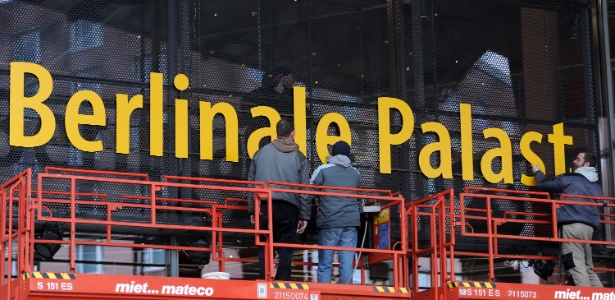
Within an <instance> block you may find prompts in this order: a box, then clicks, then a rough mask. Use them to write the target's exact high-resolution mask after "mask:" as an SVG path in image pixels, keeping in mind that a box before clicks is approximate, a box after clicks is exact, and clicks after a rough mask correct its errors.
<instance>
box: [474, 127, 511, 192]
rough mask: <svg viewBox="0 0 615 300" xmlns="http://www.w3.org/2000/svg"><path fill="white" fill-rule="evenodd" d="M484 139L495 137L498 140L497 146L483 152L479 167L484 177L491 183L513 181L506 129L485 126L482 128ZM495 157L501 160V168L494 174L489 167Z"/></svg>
mask: <svg viewBox="0 0 615 300" xmlns="http://www.w3.org/2000/svg"><path fill="white" fill-rule="evenodd" d="M483 135H484V136H485V139H488V138H496V139H498V141H499V142H500V146H501V147H498V148H493V149H490V150H488V151H487V152H485V154H484V155H483V157H482V159H481V161H480V168H481V171H482V172H483V176H484V177H485V179H486V180H487V181H489V182H491V183H497V182H500V181H502V180H504V182H505V183H513V171H512V145H511V142H510V137H508V134H507V133H506V131H504V130H502V129H500V128H487V129H485V130H483ZM496 157H500V158H501V160H502V170H501V171H500V173H498V174H496V173H494V172H493V169H492V168H491V165H492V162H493V160H494V159H495V158H496Z"/></svg>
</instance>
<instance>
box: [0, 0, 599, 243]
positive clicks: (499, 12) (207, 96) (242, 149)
mask: <svg viewBox="0 0 615 300" xmlns="http://www.w3.org/2000/svg"><path fill="white" fill-rule="evenodd" d="M590 13H591V7H590V4H589V3H588V2H587V1H569V0H561V1H557V0H552V1H530V0H525V1H503V0H502V1H499V0H470V1H463V2H461V1H453V2H451V1H444V0H424V1H384V0H370V1H346V0H335V1H324V0H309V1H282V0H254V1H245V0H211V1H191V0H183V1H160V0H157V1H111V0H109V1H52V0H49V1H45V0H43V1H17V0H14V1H3V3H2V4H0V16H2V19H3V20H4V22H3V25H4V26H3V30H2V33H0V37H1V40H2V43H0V141H1V142H0V177H1V178H0V179H3V180H5V179H8V178H10V177H11V176H13V175H14V174H17V173H18V172H19V171H21V170H23V169H24V168H26V167H33V168H34V171H35V172H39V171H40V170H42V169H43V168H44V166H47V165H53V166H61V167H76V168H85V169H99V170H117V171H131V172H143V173H147V174H149V175H150V178H152V179H153V180H160V179H161V178H162V176H163V175H165V174H169V175H184V176H199V177H218V178H234V179H245V178H246V174H247V171H248V170H247V168H248V166H249V158H248V154H247V150H246V142H247V138H248V137H249V135H250V133H251V132H252V131H253V130H254V129H255V128H258V127H260V126H266V125H267V124H266V123H263V122H262V120H257V119H255V120H252V118H251V116H250V115H249V109H250V108H251V107H253V106H254V104H266V105H269V106H272V107H274V108H276V109H277V110H278V111H279V112H280V113H281V114H282V115H292V114H293V107H292V106H293V102H292V93H289V89H288V87H285V91H284V92H283V93H282V94H279V93H276V92H277V91H275V88H273V87H272V86H269V85H270V84H272V80H273V79H274V77H275V75H278V74H274V72H276V70H278V71H279V70H280V68H279V67H281V66H282V67H284V69H285V70H290V71H291V72H292V74H293V76H294V79H295V80H296V84H298V85H301V86H304V87H305V88H306V97H307V100H306V101H307V116H306V119H307V126H306V128H307V144H308V147H307V148H308V153H307V156H308V158H309V159H310V162H311V164H312V169H314V168H315V167H316V166H318V165H319V164H320V163H321V162H320V159H319V158H318V156H317V154H316V146H315V139H314V136H315V131H316V128H317V125H318V121H319V120H320V118H321V117H322V116H324V115H325V114H326V113H330V112H337V113H340V114H341V115H343V116H344V117H345V118H346V119H347V120H348V122H349V124H350V127H351V135H352V145H353V151H354V153H355V156H356V165H357V168H358V169H359V170H360V171H361V176H362V177H361V179H362V181H361V186H362V187H374V188H381V189H391V190H394V191H401V193H402V194H403V195H404V196H405V197H406V199H407V200H409V201H410V200H414V199H418V198H421V197H424V196H426V195H429V194H433V193H435V192H438V191H441V190H444V189H447V188H454V189H455V190H457V191H460V190H461V189H462V188H463V186H465V185H473V186H493V187H503V188H515V189H527V187H526V186H524V185H523V184H521V183H520V182H519V180H520V178H521V175H522V174H526V173H527V172H528V170H527V164H526V162H525V160H524V158H523V156H522V155H521V153H520V150H519V142H520V139H521V136H522V135H523V134H524V133H525V132H528V131H538V132H540V133H542V134H543V135H544V138H543V141H546V134H548V133H550V132H551V130H552V125H553V124H556V123H560V122H563V123H565V126H566V134H568V135H571V136H573V139H574V149H571V148H567V150H566V154H567V155H569V156H572V155H574V154H575V153H573V152H574V150H575V149H576V148H589V149H590V150H593V151H595V152H597V150H598V138H597V136H598V127H597V124H596V110H597V107H596V101H595V100H596V99H595V98H596V96H595V91H594V88H595V87H594V72H595V71H594V70H593V69H592V63H591V62H592V51H591V50H592V47H593V45H592V43H591V34H592V32H591V27H590ZM15 61H27V62H34V63H37V64H40V65H42V66H43V67H44V68H46V69H47V70H48V71H49V72H50V74H51V75H52V76H53V92H52V95H51V96H50V97H49V99H48V100H47V101H46V102H45V104H46V105H47V106H48V107H49V108H50V109H51V110H52V111H53V113H54V115H55V117H56V124H57V126H56V129H55V133H54V135H53V137H52V138H51V139H50V140H49V141H47V142H46V143H44V144H43V145H42V146H39V147H35V148H23V147H11V146H9V145H8V141H9V72H10V68H9V63H10V62H15ZM276 67H278V68H276ZM150 72H160V73H162V74H163V76H164V78H163V83H162V85H163V87H158V86H155V85H154V84H152V82H151V75H150ZM178 73H182V74H185V75H186V76H187V77H188V78H189V80H190V87H189V88H188V89H187V90H184V91H178V90H177V89H176V88H175V86H174V78H175V75H176V74H178ZM273 83H275V82H273ZM23 85H24V90H25V94H26V95H28V96H32V95H35V94H36V93H37V92H38V88H39V83H38V82H37V80H36V79H35V78H33V76H31V75H28V76H26V80H25V81H24V83H23ZM276 87H277V85H276ZM84 89H87V90H92V91H94V92H96V93H97V94H98V95H99V96H100V97H101V99H102V101H103V103H104V106H105V112H106V120H107V123H106V126H104V127H101V126H89V125H80V132H81V134H82V136H83V137H84V138H85V139H87V140H100V141H102V144H103V150H102V151H98V152H96V153H88V152H82V151H80V150H78V149H76V148H75V147H74V145H72V144H71V141H70V140H69V138H68V137H67V135H66V133H65V128H64V122H65V110H66V106H67V103H68V102H69V99H70V97H71V96H72V95H73V94H75V93H76V92H77V91H79V90H84ZM156 89H161V90H162V93H163V96H164V104H163V108H164V114H163V116H162V120H159V119H156V118H154V117H152V116H151V114H150V109H151V108H152V102H151V98H152V97H151V95H152V93H153V92H154V91H155V90H156ZM117 94H125V95H128V97H133V96H135V95H143V107H142V108H141V109H135V110H134V112H133V113H132V114H131V117H130V129H129V133H130V138H129V139H130V146H129V153H128V154H118V153H117V146H116V143H117V140H116V139H117V136H116V132H117V130H118V120H117V117H118V112H117V111H116V103H117V99H118V96H117ZM381 96H387V97H396V98H399V99H402V100H403V101H405V102H406V103H408V104H409V105H410V107H411V108H412V110H413V112H414V118H415V126H414V131H413V135H412V137H411V138H410V139H409V140H408V141H407V142H405V143H403V144H402V145H398V146H392V151H391V153H392V162H391V165H392V166H393V167H392V174H381V173H380V170H379V160H380V155H379V153H378V147H379V140H378V107H377V99H378V97H381ZM175 99H186V100H188V107H189V108H188V115H187V116H181V115H180V116H179V117H176V115H175V110H176V109H177V105H176V104H177V102H176V100H175ZM201 102H210V103H212V105H213V104H216V103H221V102H225V103H229V104H231V105H232V107H233V108H234V109H235V110H236V111H237V113H238V117H239V125H240V129H239V143H240V145H239V153H240V157H239V162H237V163H234V162H228V161H226V160H225V157H226V150H227V149H226V145H225V141H226V139H227V138H228V137H227V136H226V132H225V131H224V128H225V126H226V123H227V122H228V120H226V121H225V120H224V119H223V118H222V117H221V116H220V115H218V116H216V117H215V119H214V122H213V124H212V125H211V127H213V129H212V130H213V135H214V138H213V141H212V143H211V145H206V146H211V147H213V159H212V160H201V159H200V153H202V152H203V149H201V144H200V137H199V134H200V132H201V131H202V130H204V128H202V125H201V123H200V122H201V121H202V120H200V111H199V105H200V103H201ZM460 103H467V104H471V105H472V115H473V123H472V136H473V146H472V148H473V151H474V155H473V159H474V160H475V162H474V170H473V174H474V180H472V181H464V180H462V177H461V176H462V169H461V163H460V159H461V145H460V139H461V137H460V136H461V133H460V117H459V111H460V109H459V107H460ZM92 109H93V108H92V107H91V105H90V104H89V103H88V102H87V101H85V102H84V105H83V106H82V107H81V109H80V112H81V113H83V114H86V113H91V112H92ZM391 120H392V123H391V124H390V127H391V132H397V131H399V129H400V128H401V126H403V125H402V122H401V118H400V117H399V116H396V115H395V114H393V117H392V119H391ZM184 121H185V122H187V124H188V146H187V147H188V158H177V157H176V156H175V153H176V132H175V127H174V124H176V123H177V122H184ZM23 122H24V128H25V129H24V130H25V134H26V135H32V134H35V133H36V132H38V130H39V129H40V126H41V124H40V120H39V116H38V114H37V113H36V112H35V111H33V110H26V111H25V120H24V121H23ZM156 122H160V123H162V128H163V131H162V132H151V131H150V124H151V123H156ZM425 122H439V123H441V124H443V125H444V126H445V127H446V128H447V130H448V131H449V133H450V136H451V144H452V152H453V157H452V160H453V162H452V166H453V178H442V177H439V178H435V179H434V178H427V177H426V176H425V175H423V173H422V170H421V169H420V167H419V164H418V159H419V154H420V152H421V150H422V149H423V147H424V146H425V145H428V144H429V143H432V142H434V141H436V140H437V138H438V137H437V136H436V135H434V134H433V133H425V134H424V133H422V130H421V124H424V123H425ZM263 124H264V125H263ZM204 126H205V127H207V129H208V128H209V126H210V124H204ZM487 128H500V129H502V130H503V131H504V132H506V133H507V134H508V135H509V137H510V139H511V143H512V145H513V166H514V167H513V172H514V174H513V177H514V182H513V183H512V184H507V183H497V184H492V183H489V182H488V181H487V180H485V178H484V177H483V175H482V174H481V172H480V159H481V157H482V154H484V153H485V151H488V150H489V149H492V148H494V147H498V146H499V143H498V142H497V141H496V140H494V139H485V138H484V134H483V130H484V129H487ZM335 133H336V131H335V129H331V134H335ZM153 134H156V135H161V136H163V153H162V156H160V157H158V156H152V155H151V153H150V152H151V151H152V146H153V145H152V144H151V137H152V136H151V135H153ZM532 147H533V149H534V150H535V152H536V153H537V154H538V155H539V156H541V158H543V160H544V161H545V164H546V165H547V169H548V170H553V167H554V161H553V155H552V153H553V150H552V146H551V145H550V144H549V143H546V142H543V143H542V144H536V143H534V145H533V146H532ZM567 161H571V159H570V158H568V159H567ZM431 162H432V165H434V166H436V165H437V164H438V163H440V162H441V161H440V158H439V157H437V156H433V157H432V158H431ZM492 168H493V170H494V172H496V173H497V172H499V170H500V169H501V168H502V162H501V161H500V160H498V159H496V160H494V162H493V164H492ZM93 188H94V187H86V186H84V187H83V189H84V191H86V190H89V189H93ZM170 196H173V197H188V198H194V197H210V196H207V195H195V194H194V193H193V192H191V191H170ZM211 197H213V196H211ZM506 209H512V210H514V209H515V208H506ZM119 215H120V214H118V218H120V216H119ZM123 215H124V216H131V215H133V213H132V212H125V213H123ZM101 217H102V216H101ZM225 218H227V221H228V222H229V223H232V224H233V226H238V227H242V226H249V224H248V223H246V220H247V219H246V216H233V215H225ZM395 234H396V233H395V232H393V235H395ZM461 242H463V241H461Z"/></svg>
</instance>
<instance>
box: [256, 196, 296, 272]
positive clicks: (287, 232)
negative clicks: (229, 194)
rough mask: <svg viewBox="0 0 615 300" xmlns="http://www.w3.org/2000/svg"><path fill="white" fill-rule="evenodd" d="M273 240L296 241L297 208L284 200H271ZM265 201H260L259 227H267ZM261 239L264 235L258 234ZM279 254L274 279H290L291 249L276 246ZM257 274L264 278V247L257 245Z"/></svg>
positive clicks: (281, 241) (278, 241)
mask: <svg viewBox="0 0 615 300" xmlns="http://www.w3.org/2000/svg"><path fill="white" fill-rule="evenodd" d="M272 209H273V213H272V217H273V220H272V223H273V241H274V242H277V243H289V244H290V243H295V242H296V241H297V214H298V213H299V208H297V207H296V206H294V205H292V204H290V203H288V202H286V201H275V200H274V201H273V203H272ZM267 218H268V215H267V202H265V201H263V202H262V203H261V215H260V216H259V222H260V229H261V230H264V229H267ZM260 240H261V241H265V240H266V236H264V235H261V236H260ZM276 250H277V252H278V255H279V263H278V270H277V273H276V275H275V279H276V280H290V267H291V262H292V259H293V249H292V248H285V247H277V249H276ZM258 274H259V276H260V277H259V278H261V279H265V247H258Z"/></svg>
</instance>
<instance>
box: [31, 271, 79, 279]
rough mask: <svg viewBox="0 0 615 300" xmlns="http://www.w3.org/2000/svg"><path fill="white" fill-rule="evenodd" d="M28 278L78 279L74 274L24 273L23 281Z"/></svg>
mask: <svg viewBox="0 0 615 300" xmlns="http://www.w3.org/2000/svg"><path fill="white" fill-rule="evenodd" d="M28 278H37V279H62V280H74V279H75V278H77V276H76V275H75V274H72V273H53V272H31V273H24V274H23V279H24V280H25V279H28Z"/></svg>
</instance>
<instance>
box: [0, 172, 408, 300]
mask: <svg viewBox="0 0 615 300" xmlns="http://www.w3.org/2000/svg"><path fill="white" fill-rule="evenodd" d="M81 171H82V170H73V169H49V173H46V172H41V173H39V174H38V175H37V181H36V189H35V190H32V188H31V186H32V183H31V176H32V175H31V171H30V170H29V169H28V170H26V171H24V172H23V173H21V174H20V176H17V177H15V178H14V179H13V180H12V181H9V182H7V183H5V184H4V185H3V186H2V191H3V193H2V199H3V202H4V203H6V206H7V207H8V208H9V209H7V210H3V211H2V217H3V218H4V220H6V221H5V222H3V223H2V240H3V247H2V248H1V250H2V251H3V254H4V255H5V257H6V262H5V260H2V262H1V263H2V264H3V266H4V267H3V268H0V272H3V273H2V274H3V277H2V278H3V279H4V282H3V284H2V285H1V286H2V287H0V288H1V289H2V290H1V291H2V293H3V295H4V293H5V292H6V295H7V299H10V298H11V297H14V296H15V293H17V292H18V291H20V290H22V289H21V288H16V285H18V284H20V281H19V280H18V281H15V279H16V278H13V277H21V274H28V273H31V272H33V271H35V270H34V265H35V256H34V253H35V250H34V249H35V247H36V246H37V245H40V244H46V245H64V246H69V249H68V251H66V252H67V253H68V259H67V260H66V261H62V260H60V262H59V263H64V264H67V268H68V270H70V272H71V273H74V272H75V271H76V266H77V263H78V262H79V260H77V257H76V251H77V250H76V249H77V246H78V245H92V246H103V247H122V248H126V247H129V248H153V249H164V250H170V251H203V252H213V254H214V255H213V256H212V257H211V260H212V261H217V262H218V264H219V270H220V271H224V269H225V267H224V265H225V263H227V262H230V261H237V262H248V261H249V262H255V259H246V258H243V259H241V258H230V257H224V253H223V251H222V247H223V245H224V242H223V239H224V235H223V233H244V234H246V235H248V236H250V235H252V236H254V237H255V241H256V243H257V244H258V245H261V246H264V247H266V249H267V253H268V254H269V256H268V260H267V263H266V266H265V272H266V274H268V276H267V278H266V280H267V281H272V280H273V270H274V269H273V265H274V260H273V259H272V258H273V249H274V247H278V246H284V247H294V248H300V249H332V250H350V251H357V252H362V253H365V255H364V258H362V259H359V260H358V261H357V264H358V266H359V268H360V270H361V271H362V273H361V274H362V275H363V276H362V278H363V283H365V272H364V271H365V267H366V266H367V265H368V264H371V263H375V262H379V261H384V260H390V261H392V262H393V266H394V268H393V273H394V274H393V284H394V288H395V289H396V290H397V289H398V288H401V287H404V288H405V287H407V281H405V282H403V281H402V279H401V278H403V276H404V275H403V274H402V270H403V266H404V263H405V262H406V261H405V259H406V254H407V250H408V249H407V245H408V240H407V236H408V229H407V225H406V222H405V221H403V220H402V219H401V217H402V212H404V199H403V198H402V197H401V196H399V195H398V194H396V193H392V192H390V191H384V190H374V189H344V188H337V187H321V186H319V187H315V186H312V185H295V186H290V185H292V184H287V183H280V182H277V183H275V184H278V187H275V188H272V187H269V188H263V187H262V185H261V186H258V185H259V183H256V182H247V181H245V182H243V181H224V180H218V179H214V180H210V179H203V178H189V177H167V178H166V179H167V180H166V181H164V182H154V181H149V180H146V177H141V176H139V175H138V174H132V173H131V174H129V175H127V176H123V174H121V173H118V172H108V173H107V172H103V171H96V172H92V173H90V172H87V171H83V172H81ZM135 175H136V176H135ZM268 184H271V183H268ZM284 184H286V186H285V187H279V185H284ZM111 186H114V187H115V186H118V189H115V188H111ZM124 186H128V187H130V188H124ZM254 186H257V187H254ZM83 187H87V188H83ZM182 189H189V190H207V191H213V192H227V193H226V194H225V195H226V196H225V197H220V198H208V199H184V198H181V197H175V196H173V191H174V192H175V194H181V190H182ZM320 189H326V190H327V191H324V190H320ZM272 192H285V193H305V194H309V195H311V196H326V195H329V196H330V195H335V196H341V197H350V198H359V199H362V200H364V203H370V204H372V205H380V206H381V207H382V209H386V208H395V209H396V210H397V211H398V212H400V213H399V216H398V217H396V216H394V215H393V216H392V217H394V218H395V219H394V220H391V221H392V222H399V223H400V224H401V228H400V231H401V232H400V233H401V236H400V239H401V240H400V241H399V242H398V243H397V244H396V245H394V246H393V247H391V249H366V248H341V247H324V246H317V245H299V244H282V243H273V242H272V241H273V232H272V231H271V230H259V229H255V228H259V224H258V218H256V220H255V221H256V222H257V224H255V225H252V226H253V227H249V228H237V227H228V226H227V224H223V213H224V212H225V211H227V210H237V211H243V212H244V213H246V214H247V206H246V203H245V202H246V200H245V199H244V197H243V196H242V197H240V198H238V197H236V196H235V197H234V196H232V195H236V194H237V193H241V194H242V195H244V196H245V195H247V194H252V195H255V196H256V197H255V199H256V200H255V202H256V203H255V204H256V205H255V209H256V213H257V214H258V213H260V212H259V210H260V205H259V201H261V199H262V200H264V201H267V200H268V199H270V198H271V193H272ZM30 199H31V200H30ZM267 203H268V204H269V205H271V201H267ZM12 208H14V209H12ZM270 208H271V207H270ZM122 210H130V211H132V212H137V213H139V214H140V215H141V216H143V218H141V219H138V220H134V219H123V218H122V217H121V216H120V218H118V212H122ZM269 212H271V210H269ZM165 213H174V214H182V213H187V214H204V215H207V216H209V218H210V219H211V223H210V224H197V225H194V224H192V225H186V224H182V223H173V222H169V221H168V220H167V219H165V216H164V214H165ZM16 214H17V215H16ZM133 217H134V216H133ZM271 219H272V218H271V217H270V218H269V220H271ZM15 220H19V221H15ZM42 223H53V224H63V225H62V231H63V233H64V238H62V239H60V240H52V239H42V238H41V237H40V236H38V235H37V232H36V230H37V226H38V227H40V225H41V224H42ZM269 225H271V224H269ZM269 228H271V226H269ZM88 230H89V232H90V233H91V232H92V231H96V240H84V239H83V236H84V235H83V234H84V233H85V234H88ZM126 230H129V231H130V230H135V231H137V232H141V231H143V232H149V231H156V232H192V233H195V234H196V233H203V232H209V233H210V234H211V246H210V247H203V246H194V247H193V246H185V245H166V244H160V243H156V242H148V241H147V240H144V241H140V242H138V243H136V242H135V243H126V241H123V240H119V239H120V237H121V238H124V239H128V240H131V239H132V240H134V239H135V236H131V237H125V235H126V234H127V233H126ZM259 235H265V236H267V239H266V241H265V242H260V241H259V240H258V238H257V237H258V236H259ZM17 245H19V246H18V249H17ZM8 253H18V257H17V261H18V263H17V264H16V266H15V268H14V270H12V271H11V270H10V269H11V268H8V269H9V271H6V270H5V269H7V268H6V265H5V264H6V263H8V264H9V265H15V261H14V259H13V258H12V256H11V255H9V254H8ZM37 259H40V258H37ZM37 261H38V260H37ZM52 261H53V260H52ZM296 263H297V264H303V262H296ZM36 271H45V270H36ZM11 285H12V286H11ZM9 294H11V295H12V296H11V297H8V296H9Z"/></svg>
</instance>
